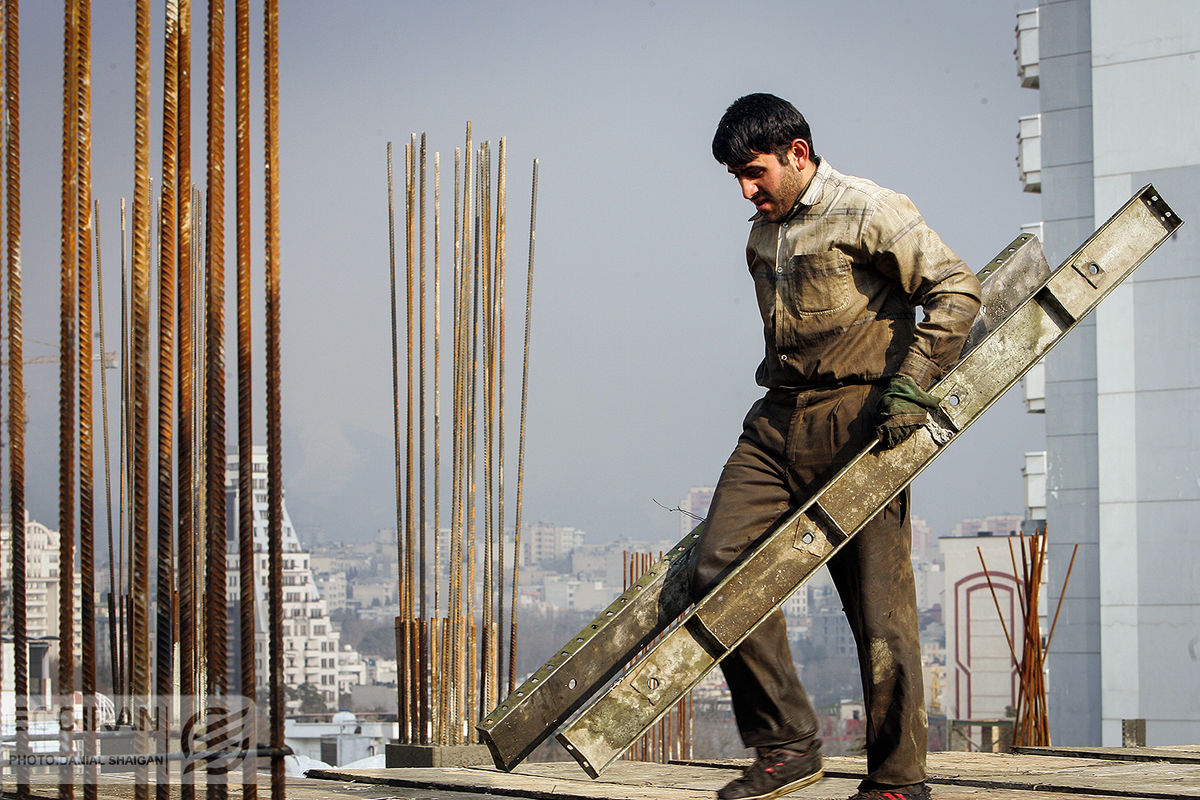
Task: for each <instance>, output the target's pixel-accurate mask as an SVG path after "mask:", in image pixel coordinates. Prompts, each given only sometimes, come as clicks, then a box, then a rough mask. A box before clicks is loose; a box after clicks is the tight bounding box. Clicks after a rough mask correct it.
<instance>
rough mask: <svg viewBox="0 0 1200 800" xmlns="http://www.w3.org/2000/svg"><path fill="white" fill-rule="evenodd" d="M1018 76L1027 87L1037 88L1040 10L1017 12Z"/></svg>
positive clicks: (1015, 52) (1016, 54) (1015, 51)
mask: <svg viewBox="0 0 1200 800" xmlns="http://www.w3.org/2000/svg"><path fill="white" fill-rule="evenodd" d="M1013 55H1014V56H1016V58H1017V77H1019V78H1020V79H1021V86H1022V87H1024V88H1026V89H1037V88H1038V86H1039V80H1038V72H1039V70H1038V57H1039V56H1038V11H1037V9H1036V8H1035V9H1033V10H1031V11H1018V12H1017V49H1016V50H1014V51H1013Z"/></svg>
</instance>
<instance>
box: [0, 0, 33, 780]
mask: <svg viewBox="0 0 1200 800" xmlns="http://www.w3.org/2000/svg"><path fill="white" fill-rule="evenodd" d="M19 6H20V4H19V3H18V0H5V5H4V105H5V112H6V119H7V124H6V125H5V126H4V206H5V230H4V236H5V242H4V245H5V246H4V252H5V261H6V264H5V266H6V271H7V273H8V275H7V277H8V363H9V373H8V414H9V416H8V418H9V421H10V424H9V433H8V444H9V511H10V519H11V520H12V547H11V549H12V554H11V557H12V565H13V566H12V583H13V586H12V593H13V694H14V705H15V710H16V719H15V734H16V742H15V743H16V752H17V754H18V755H24V754H27V753H28V752H29V654H28V628H27V626H26V613H27V605H26V595H25V592H26V585H25V577H26V576H25V423H24V420H25V383H24V366H23V363H22V362H23V359H24V346H23V344H24V338H23V325H22V318H21V317H22V303H21V114H20V109H21V103H20V99H21V82H20V64H21V61H20V7H19ZM16 779H17V796H18V798H20V800H25V798H27V797H29V769H28V767H26V766H24V765H19V766H17V768H16Z"/></svg>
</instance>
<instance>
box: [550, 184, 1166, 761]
mask: <svg viewBox="0 0 1200 800" xmlns="http://www.w3.org/2000/svg"><path fill="white" fill-rule="evenodd" d="M1181 223H1182V221H1181V220H1180V219H1179V217H1178V216H1177V215H1176V214H1175V213H1174V212H1173V211H1172V210H1171V209H1170V207H1169V206H1168V205H1167V204H1166V203H1165V201H1163V200H1162V198H1161V196H1160V195H1159V194H1158V192H1157V191H1156V190H1155V189H1154V187H1153V186H1151V185H1148V186H1146V187H1145V188H1143V189H1142V190H1141V191H1140V192H1138V193H1137V194H1136V195H1134V197H1133V198H1132V199H1131V200H1130V201H1129V202H1128V203H1126V204H1125V205H1124V206H1123V207H1122V208H1121V209H1120V210H1119V211H1118V212H1117V213H1116V214H1114V215H1113V217H1112V218H1110V219H1109V220H1108V222H1106V223H1105V224H1104V225H1103V226H1101V228H1100V229H1099V230H1097V231H1096V233H1094V234H1093V235H1092V236H1091V237H1089V238H1088V240H1087V241H1086V242H1084V244H1083V245H1082V246H1081V247H1080V248H1079V249H1078V250H1076V252H1075V253H1074V254H1072V256H1071V257H1070V258H1068V259H1067V260H1066V261H1065V262H1064V263H1063V265H1062V266H1060V267H1059V268H1058V269H1057V270H1056V271H1055V272H1054V274H1053V275H1052V276H1051V277H1050V278H1049V279H1048V280H1047V281H1046V282H1045V283H1044V285H1042V286H1041V287H1040V288H1038V289H1037V290H1036V291H1034V292H1033V293H1032V294H1031V295H1030V296H1029V297H1028V298H1027V299H1026V300H1025V301H1024V302H1023V303H1020V304H1019V305H1017V306H1016V307H1015V309H1014V311H1013V313H1012V314H1011V315H1010V316H1008V317H1007V318H1006V319H1005V320H1004V321H1003V322H1002V323H1001V324H999V325H998V326H997V327H996V328H995V329H994V330H992V331H991V332H990V333H989V334H988V335H987V336H985V337H984V338H983V339H982V340H981V341H980V342H979V344H978V346H976V347H975V348H974V349H973V350H971V352H970V353H969V354H968V355H967V356H965V357H964V358H963V359H962V360H961V361H960V362H959V364H958V365H957V366H956V367H955V368H954V369H953V370H951V372H950V373H949V374H948V375H946V377H945V378H943V379H942V380H941V381H940V382H939V383H938V384H937V385H936V386H935V387H934V388H933V389H932V390H931V392H932V393H933V394H934V395H935V396H937V397H940V398H942V402H941V404H940V406H939V409H938V412H935V413H934V415H933V416H934V417H940V419H937V420H935V424H934V425H932V426H927V427H926V429H924V430H923V431H921V432H920V433H918V434H917V435H915V436H913V437H911V438H910V439H908V440H907V441H905V442H903V443H902V444H901V445H899V446H898V447H896V448H893V449H891V450H883V451H875V450H873V445H872V447H869V448H867V449H866V450H864V451H863V452H862V453H860V454H859V455H858V456H857V457H856V458H855V459H854V460H853V461H851V462H850V463H849V464H848V465H847V466H846V467H845V468H843V469H842V470H841V471H840V472H839V473H838V474H837V475H836V476H835V477H834V478H833V479H832V480H831V481H830V482H829V483H828V484H826V485H825V487H824V488H822V489H821V490H820V491H818V493H817V494H816V495H815V496H814V497H813V498H812V499H811V500H809V501H808V502H807V503H806V504H805V505H804V506H803V507H802V508H801V509H800V510H799V511H798V512H797V513H796V514H795V515H794V516H793V517H792V518H791V519H790V520H788V522H786V523H785V524H784V525H782V526H780V527H779V528H778V529H777V530H776V532H774V533H773V534H771V535H770V536H768V537H767V538H766V539H765V540H764V542H763V543H762V544H761V545H759V546H758V548H757V549H756V550H754V552H753V553H751V554H750V555H748V556H747V557H746V558H745V559H744V560H743V561H742V562H741V563H740V564H739V565H738V566H737V568H735V569H734V570H733V571H732V572H731V573H730V574H729V575H728V576H727V577H726V578H725V579H724V580H723V581H722V582H721V583H720V584H718V585H717V586H716V587H715V588H714V589H713V590H712V591H711V592H710V593H709V594H708V595H707V596H706V597H705V598H704V599H703V600H702V601H700V602H699V603H697V604H696V606H695V607H694V608H693V609H692V611H691V612H690V613H689V614H688V615H687V616H686V617H685V618H684V620H683V623H682V624H681V625H680V626H678V627H676V628H674V629H673V630H672V631H670V632H669V633H668V634H667V635H666V636H664V637H663V638H662V639H660V640H659V641H658V642H657V643H656V644H655V645H654V647H653V648H652V649H651V650H650V651H649V652H648V653H647V654H646V656H645V657H644V658H643V659H642V660H640V661H639V662H638V663H637V664H636V665H635V666H634V667H633V668H632V669H631V670H629V671H628V672H627V673H626V674H625V675H624V676H623V677H622V678H621V679H619V680H618V681H616V682H615V683H614V684H613V685H612V686H611V687H609V688H608V689H607V691H606V692H605V693H604V694H602V695H601V696H600V697H599V698H598V699H597V700H596V701H595V702H594V703H593V704H592V705H591V706H590V707H588V708H587V709H586V710H585V711H584V712H583V713H582V714H580V715H579V716H578V717H576V718H575V719H574V720H573V721H572V722H571V723H570V724H568V725H567V726H566V727H565V728H564V730H563V732H562V733H561V734H559V736H558V739H559V741H560V742H561V743H562V744H563V745H564V746H565V747H566V748H567V750H568V752H570V754H571V755H572V756H573V757H574V758H575V760H576V761H578V762H579V764H580V766H582V767H583V769H584V771H585V772H587V773H588V774H589V775H591V776H592V777H596V776H598V775H599V773H600V771H601V770H603V769H604V768H605V767H606V766H608V764H610V763H611V762H612V761H613V760H614V759H616V758H617V757H619V756H620V755H621V753H623V752H624V751H625V750H626V749H627V748H628V747H629V746H630V744H632V743H633V742H634V741H636V740H637V738H638V737H640V736H641V735H642V734H643V733H644V732H645V731H646V730H647V729H649V728H650V727H651V726H652V725H653V724H654V723H655V722H657V720H658V719H659V718H660V717H662V716H663V715H664V714H665V713H666V712H667V711H669V710H670V709H671V708H672V707H673V706H674V704H675V703H676V702H677V701H678V700H679V698H681V697H682V696H683V695H684V694H685V693H686V692H687V691H688V690H690V689H691V688H692V687H694V686H695V685H696V684H697V683H698V682H699V681H700V679H702V678H703V677H704V675H705V674H707V673H708V671H709V670H711V669H712V668H713V667H714V666H716V665H717V663H719V662H720V660H721V659H722V658H723V657H724V656H725V655H726V654H727V653H728V652H729V651H730V650H732V649H733V648H734V647H736V646H737V644H738V643H739V642H741V641H742V639H744V638H745V637H746V636H748V635H749V634H750V633H751V632H752V631H753V630H754V628H755V627H757V625H758V624H759V623H760V622H761V621H762V619H763V618H765V617H766V616H767V615H768V614H770V613H771V612H772V611H774V610H775V609H777V608H779V607H780V606H781V605H782V604H783V602H784V601H785V600H786V599H787V598H788V596H790V594H791V593H792V592H793V591H795V590H796V589H797V588H799V587H800V586H801V585H802V584H803V583H804V582H805V581H806V580H807V579H808V578H809V577H810V576H811V575H812V574H813V572H814V571H815V570H816V569H817V567H819V566H820V565H821V564H824V563H825V562H827V561H828V560H829V558H830V557H832V555H833V554H834V553H836V552H837V550H838V549H839V548H840V547H841V546H842V545H844V544H845V542H846V541H847V540H848V538H849V536H852V535H854V533H856V532H857V531H858V530H859V529H860V528H861V527H862V526H863V525H864V524H865V523H866V522H867V521H869V520H870V519H871V518H872V517H873V516H874V515H875V514H876V513H878V511H879V510H880V509H882V508H883V507H884V506H885V505H886V504H887V503H888V502H889V501H890V500H891V499H892V498H893V497H894V496H895V495H896V494H898V493H899V492H900V491H901V490H902V489H903V488H904V487H905V486H907V485H908V483H909V482H910V481H911V480H912V479H913V478H915V477H916V476H917V474H918V473H920V471H921V470H922V469H924V467H925V466H926V465H928V464H929V462H931V461H932V460H933V459H934V458H935V457H937V455H938V454H939V453H941V452H942V451H943V450H944V449H945V447H946V445H948V444H949V443H950V442H951V441H953V440H954V439H955V438H957V436H958V435H959V433H961V431H963V430H964V429H965V428H966V427H968V426H969V425H970V424H971V423H972V422H973V421H974V420H975V419H976V418H978V417H979V415H980V414H982V413H983V412H984V411H985V410H987V408H988V407H989V406H990V405H991V404H992V403H993V402H994V401H995V400H996V399H998V398H999V397H1000V396H1001V395H1003V394H1004V392H1005V391H1007V389H1008V388H1009V387H1011V386H1012V385H1013V384H1015V383H1016V382H1017V381H1018V380H1019V379H1020V378H1021V376H1022V375H1024V374H1025V373H1026V372H1027V371H1028V370H1029V369H1030V367H1032V366H1033V365H1034V364H1035V363H1037V361H1038V360H1039V359H1041V358H1042V357H1043V356H1044V355H1045V354H1046V353H1047V352H1048V351H1049V350H1050V348H1051V347H1053V346H1054V345H1055V344H1056V343H1057V342H1058V341H1060V340H1061V339H1062V337H1063V336H1064V335H1065V334H1066V333H1067V332H1069V331H1070V330H1071V329H1073V328H1074V327H1075V325H1076V324H1078V322H1079V321H1080V320H1081V319H1082V318H1083V317H1084V316H1086V315H1087V314H1088V313H1089V312H1090V311H1091V310H1092V309H1094V308H1095V307H1096V306H1097V305H1098V304H1099V303H1100V302H1101V301H1102V300H1103V299H1104V297H1106V296H1107V295H1108V293H1109V292H1111V291H1112V290H1113V289H1114V288H1115V287H1116V286H1117V285H1118V284H1119V283H1120V282H1121V281H1122V280H1123V279H1124V278H1125V277H1126V276H1128V275H1129V274H1130V273H1132V272H1133V270H1134V269H1136V268H1137V267H1138V265H1140V264H1141V263H1142V262H1143V261H1144V260H1145V259H1146V258H1147V257H1148V256H1149V255H1150V254H1151V253H1152V252H1153V251H1154V250H1155V248H1157V247H1158V246H1159V245H1160V244H1161V243H1162V242H1163V241H1165V240H1166V238H1167V237H1168V236H1169V235H1170V234H1171V233H1172V232H1173V231H1174V230H1175V229H1176V228H1177V227H1178V226H1179V225H1180V224H1181Z"/></svg>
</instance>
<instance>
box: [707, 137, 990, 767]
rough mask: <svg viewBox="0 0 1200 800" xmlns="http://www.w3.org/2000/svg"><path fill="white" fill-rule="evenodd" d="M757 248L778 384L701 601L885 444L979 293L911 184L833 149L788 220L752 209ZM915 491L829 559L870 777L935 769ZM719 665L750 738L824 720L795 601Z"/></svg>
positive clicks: (769, 370)
mask: <svg viewBox="0 0 1200 800" xmlns="http://www.w3.org/2000/svg"><path fill="white" fill-rule="evenodd" d="M746 254H747V261H748V264H749V268H750V273H751V275H752V276H753V277H754V285H755V291H756V293H757V295H758V304H759V308H760V310H761V312H762V318H763V327H764V333H765V336H766V358H765V359H764V360H763V362H762V364H761V365H760V366H759V369H758V382H759V383H760V384H762V385H763V386H765V387H767V393H766V395H765V396H764V397H763V398H762V399H761V400H759V401H758V402H756V403H755V404H754V406H753V407H752V408H751V409H750V412H749V414H747V416H746V419H745V421H744V423H743V428H742V434H741V436H740V437H739V439H738V443H737V446H736V448H735V449H734V451H733V454H732V455H731V456H730V457H729V460H728V461H727V462H726V464H725V467H724V468H723V470H722V472H721V478H720V480H719V481H718V483H717V488H716V491H715V492H714V494H713V500H712V504H711V506H710V508H709V513H708V517H707V524H706V526H705V529H704V533H703V534H702V536H701V538H700V540H699V541H698V542H697V543H696V547H695V549H694V552H693V561H692V591H693V595H694V597H695V598H696V599H700V598H701V597H703V596H704V594H705V593H706V592H707V590H708V589H709V588H710V587H712V586H713V585H714V584H715V583H716V582H718V581H719V580H720V579H721V578H722V577H723V576H724V575H725V574H726V572H727V571H728V569H729V567H730V565H731V564H732V563H734V562H735V561H737V560H738V558H739V557H740V555H741V554H742V553H743V552H744V551H745V550H746V548H748V547H749V546H751V545H752V544H753V543H754V542H756V541H758V540H760V539H761V537H762V536H763V535H764V534H765V533H766V532H767V531H769V530H772V529H773V528H774V527H775V526H776V525H777V524H778V523H779V521H780V520H781V519H783V518H785V517H786V516H788V515H790V514H791V512H792V510H793V509H795V508H796V507H797V506H798V505H799V504H800V503H802V502H803V501H805V500H806V499H807V498H808V497H809V495H810V494H811V493H812V492H813V491H814V490H815V489H816V488H818V487H820V486H821V485H822V484H823V483H824V482H825V481H827V480H828V479H829V478H830V477H831V476H832V475H833V474H834V473H835V472H836V471H837V469H838V468H839V467H841V466H842V465H844V464H845V463H846V462H847V461H848V460H849V459H850V458H851V457H853V456H854V455H856V454H857V453H858V452H860V451H861V450H862V448H863V447H865V446H866V445H867V444H869V443H870V442H871V440H872V438H873V437H874V428H875V422H876V420H875V406H876V403H877V401H878V397H879V393H880V392H881V391H882V384H884V383H886V379H887V378H890V377H892V376H894V375H898V374H902V375H908V376H909V377H911V378H913V379H914V380H915V381H916V382H917V383H918V384H919V385H921V386H922V387H927V386H929V385H930V384H931V383H932V382H933V381H934V380H935V379H936V378H937V377H939V376H940V375H941V374H942V373H943V372H944V371H945V370H946V369H947V368H949V367H950V366H952V365H953V363H954V362H955V361H956V360H957V358H958V355H959V353H960V351H961V350H962V345H963V341H964V340H965V338H966V335H967V332H968V331H969V330H970V326H971V323H972V321H973V319H974V317H975V314H976V312H977V310H978V308H979V283H978V281H977V280H976V279H975V276H974V275H972V274H971V272H970V270H969V269H968V268H967V267H966V265H965V264H963V263H962V261H961V260H960V259H959V258H958V257H957V256H956V255H955V254H954V252H953V251H951V250H950V248H948V247H947V246H946V245H945V244H944V243H943V242H942V241H941V239H940V238H939V237H938V236H937V234H935V233H934V232H933V231H932V230H930V229H929V227H928V226H927V225H925V223H924V221H923V220H922V219H921V216H920V214H918V213H917V211H916V209H915V208H914V207H913V205H912V203H911V202H910V201H909V200H908V198H906V197H904V196H903V195H900V194H897V193H895V192H892V191H890V190H887V189H883V188H880V187H879V186H877V185H876V184H874V183H872V182H870V181H867V180H864V179H862V178H853V177H849V176H846V175H842V174H841V173H839V172H837V171H835V170H834V169H833V168H832V167H830V166H829V164H828V162H825V161H822V162H821V163H820V164H819V165H818V169H817V173H816V175H815V176H814V177H813V179H812V181H811V182H810V183H809V185H808V187H807V188H806V189H805V191H804V192H803V193H802V195H801V196H800V198H799V199H798V200H797V202H796V205H795V207H794V208H793V209H792V210H791V212H790V213H789V215H788V216H787V218H785V219H784V220H782V221H780V222H778V223H772V222H768V221H767V220H765V219H763V218H761V217H757V216H756V217H755V218H754V226H753V228H752V229H751V232H750V239H749V242H748V244H747V247H746ZM917 306H921V307H923V309H924V318H923V319H922V321H921V322H920V323H918V322H917V321H916V307H917ZM908 502H909V497H908V491H907V490H905V491H904V492H902V493H901V494H900V495H898V496H897V497H896V498H895V499H893V500H892V502H891V503H890V504H889V505H888V506H887V508H885V509H884V510H883V511H882V512H880V513H879V514H878V515H877V516H875V517H874V518H873V519H872V520H871V521H870V522H868V523H867V524H866V526H864V528H863V529H862V530H861V531H860V532H859V533H858V534H857V535H856V536H855V537H854V538H853V539H852V540H851V541H850V542H848V543H847V545H846V546H845V547H844V548H843V549H842V550H841V551H839V553H838V554H837V555H836V556H835V557H834V558H833V559H832V560H831V561H830V564H829V571H830V574H831V575H832V577H833V580H834V583H835V585H836V587H837V590H838V594H839V597H840V599H841V601H842V606H843V608H844V610H845V612H846V617H847V620H848V622H849V624H850V628H851V630H852V631H853V632H854V637H855V641H856V643H857V649H858V658H859V667H860V672H861V678H862V684H863V695H864V699H865V701H866V717H867V718H866V752H867V773H868V774H867V781H868V782H867V783H865V784H864V786H868V787H869V786H883V787H889V786H890V787H903V786H908V785H911V784H915V783H919V782H920V781H922V780H924V778H925V750H926V737H927V728H928V723H927V720H926V717H925V705H924V698H923V680H922V672H921V652H920V640H919V638H918V631H917V608H916V592H915V588H914V583H913V573H912V563H911V561H910V550H911V527H910V518H909V506H908ZM721 667H722V669H723V671H724V673H725V677H726V680H727V682H728V684H729V688H730V692H731V694H732V697H733V707H734V714H735V716H736V718H737V723H738V729H739V732H740V733H741V737H742V741H743V743H744V744H746V746H748V747H769V746H774V745H780V744H787V743H792V742H798V741H799V742H804V741H808V740H811V739H812V737H814V736H818V735H819V734H820V721H819V718H818V717H817V715H816V712H815V711H814V709H813V707H812V704H811V703H810V702H809V700H808V697H807V695H806V694H805V692H804V689H803V687H802V686H801V684H800V681H799V679H798V677H797V675H796V670H795V666H794V664H793V661H792V655H791V652H790V650H789V648H788V641H787V630H786V627H785V625H784V619H783V615H782V613H780V612H778V611H777V612H775V613H773V614H771V615H770V616H769V617H767V619H766V620H765V621H764V622H763V624H761V625H760V626H759V627H758V628H757V629H756V630H755V631H754V633H752V634H751V635H750V636H748V637H747V638H746V639H745V640H744V641H743V643H742V644H741V645H739V646H738V647H737V649H735V650H734V651H733V652H732V653H730V655H729V656H728V657H727V658H725V659H724V660H723V661H722V662H721ZM802 749H803V748H802Z"/></svg>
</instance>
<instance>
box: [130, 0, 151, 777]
mask: <svg viewBox="0 0 1200 800" xmlns="http://www.w3.org/2000/svg"><path fill="white" fill-rule="evenodd" d="M135 49H136V55H135V64H136V67H135V83H134V87H135V88H134V195H133V221H132V226H133V248H132V292H131V294H132V303H131V305H132V323H131V325H130V328H131V332H132V346H131V349H132V351H133V371H132V375H131V376H130V383H131V388H132V406H133V409H132V429H133V441H134V448H133V449H134V452H133V477H134V479H133V483H132V486H131V487H130V488H131V495H132V498H133V516H132V520H131V524H132V537H133V540H132V547H131V559H132V577H133V581H132V587H131V592H130V595H131V610H132V619H131V622H132V636H131V638H132V646H133V659H132V662H131V666H132V668H133V683H132V690H133V695H134V697H136V698H148V697H149V696H150V673H149V670H150V643H149V635H150V631H149V611H150V597H149V595H150V547H149V541H148V528H149V510H150V509H149V497H148V492H147V483H148V472H149V468H148V467H149V464H148V462H149V443H148V436H147V429H148V415H149V408H150V403H149V392H148V387H149V384H150V340H149V322H150V216H149V215H150V136H149V129H150V109H149V104H150V2H149V0H138V3H137V13H136V38H135ZM143 702H144V700H143ZM144 724H145V721H144V720H142V719H139V718H137V717H135V720H134V727H135V730H136V732H137V733H136V742H135V749H136V750H137V752H147V748H148V747H149V739H148V736H147V732H146V731H145V729H144ZM134 796H135V798H136V800H146V798H147V797H148V791H147V784H146V769H145V767H139V769H138V770H137V772H136V784H135V787H134Z"/></svg>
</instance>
